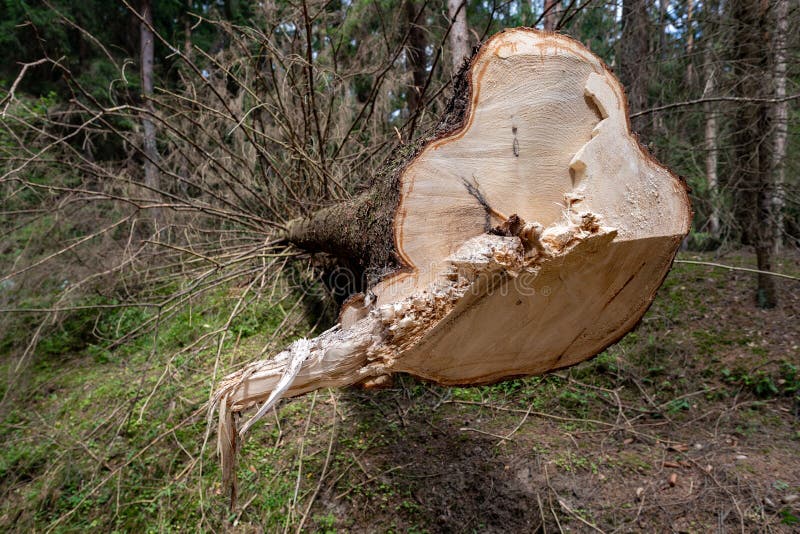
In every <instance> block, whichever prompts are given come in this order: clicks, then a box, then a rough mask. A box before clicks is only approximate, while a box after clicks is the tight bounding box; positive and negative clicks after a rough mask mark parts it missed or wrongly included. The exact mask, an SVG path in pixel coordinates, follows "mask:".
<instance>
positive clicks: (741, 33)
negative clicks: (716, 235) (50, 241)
mask: <svg viewBox="0 0 800 534" xmlns="http://www.w3.org/2000/svg"><path fill="white" fill-rule="evenodd" d="M729 6H730V10H731V17H730V19H731V21H732V25H733V35H732V39H731V43H732V45H731V46H732V49H731V52H732V54H731V55H732V57H731V60H732V65H733V76H734V79H735V80H736V83H735V84H734V86H733V91H734V94H735V96H737V97H739V98H742V99H753V100H751V101H749V102H746V101H745V102H737V103H736V106H735V109H736V119H735V121H734V125H735V128H736V130H735V131H734V133H733V145H734V155H735V161H734V173H735V175H736V182H735V193H736V195H737V206H736V208H737V209H736V215H737V216H738V217H739V222H740V223H741V224H742V226H743V241H744V242H745V243H746V244H750V245H753V247H755V250H756V259H757V262H758V269H759V270H760V271H771V270H772V253H773V249H774V245H773V241H774V237H775V230H774V221H773V220H772V202H773V191H774V188H773V184H772V163H773V159H772V148H773V146H772V139H771V136H770V135H771V132H770V118H771V117H770V115H771V114H770V111H771V110H770V105H769V104H767V103H766V102H764V101H763V99H764V98H769V97H771V96H772V95H771V94H770V93H771V91H769V90H768V89H765V88H764V80H765V79H769V74H770V72H769V53H770V47H769V46H765V43H769V40H768V32H769V29H770V25H769V19H768V12H767V7H768V6H766V5H762V3H761V2H760V1H759V0H732V1H731V2H730V4H729ZM756 300H757V303H758V306H759V307H762V308H772V307H774V306H775V305H776V304H777V294H776V291H775V279H774V277H772V276H770V275H768V274H759V275H758V291H757V295H756Z"/></svg>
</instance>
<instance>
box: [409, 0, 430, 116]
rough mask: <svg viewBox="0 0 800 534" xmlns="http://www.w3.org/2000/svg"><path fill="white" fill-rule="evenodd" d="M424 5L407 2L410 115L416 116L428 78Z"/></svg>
mask: <svg viewBox="0 0 800 534" xmlns="http://www.w3.org/2000/svg"><path fill="white" fill-rule="evenodd" d="M421 9H424V5H423V6H420V5H417V2H415V1H414V0H406V1H405V14H406V22H407V23H408V47H407V48H406V58H407V59H408V68H409V70H410V71H411V79H412V81H411V86H410V87H409V88H408V96H407V97H406V101H407V102H408V112H409V115H414V114H415V113H417V111H418V110H419V107H420V105H421V104H422V89H423V87H424V86H425V80H426V79H427V77H428V71H427V69H426V67H427V58H426V55H425V48H426V47H427V46H428V41H427V39H426V38H425V31H424V30H423V28H422V22H423V20H424V19H423V16H422V14H420V10H421Z"/></svg>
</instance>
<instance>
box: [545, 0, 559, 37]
mask: <svg viewBox="0 0 800 534" xmlns="http://www.w3.org/2000/svg"><path fill="white" fill-rule="evenodd" d="M557 5H558V1H557V0H544V20H543V21H542V22H543V24H542V27H543V28H544V29H545V31H548V32H552V31H555V29H556V21H557V19H556V11H557V9H556V7H557Z"/></svg>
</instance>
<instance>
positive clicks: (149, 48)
mask: <svg viewBox="0 0 800 534" xmlns="http://www.w3.org/2000/svg"><path fill="white" fill-rule="evenodd" d="M140 14H141V16H142V19H144V21H143V22H140V23H139V30H140V31H139V38H140V39H139V62H140V64H141V76H142V97H143V99H144V108H145V109H146V110H147V111H148V113H145V114H143V115H142V130H143V139H142V145H143V147H142V148H143V151H144V155H145V160H144V184H145V186H146V187H147V188H148V189H149V190H150V195H151V196H152V197H153V198H154V199H156V198H158V191H159V190H160V189H161V187H160V183H159V182H160V179H159V171H158V147H157V146H156V127H155V125H154V124H153V121H151V120H150V115H149V114H152V113H153V102H152V101H151V100H150V99H151V98H152V96H153V61H154V55H155V38H154V36H153V32H152V31H151V30H150V28H151V27H152V26H153V7H152V4H151V0H142V2H141V12H140ZM153 222H154V223H155V226H156V231H160V230H161V229H162V224H163V219H162V213H161V210H160V209H159V208H155V209H153Z"/></svg>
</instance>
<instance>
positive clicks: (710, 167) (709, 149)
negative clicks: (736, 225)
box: [703, 43, 719, 237]
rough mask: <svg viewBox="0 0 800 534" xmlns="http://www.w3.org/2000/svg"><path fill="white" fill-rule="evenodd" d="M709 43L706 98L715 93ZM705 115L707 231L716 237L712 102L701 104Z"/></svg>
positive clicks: (715, 131)
mask: <svg viewBox="0 0 800 534" xmlns="http://www.w3.org/2000/svg"><path fill="white" fill-rule="evenodd" d="M710 46H711V43H708V44H707V45H706V49H705V50H704V51H703V60H704V61H703V64H704V67H703V69H704V70H705V73H706V87H705V89H704V90H703V97H704V98H708V97H712V96H714V94H715V93H716V72H715V71H714V64H713V60H712V55H711V48H710ZM703 113H704V115H705V119H706V124H705V140H704V148H705V151H706V180H707V183H708V197H709V201H710V203H711V212H710V213H709V215H708V231H709V233H710V234H711V235H712V236H714V237H717V236H719V178H718V176H717V162H718V159H719V148H718V146H717V135H718V128H717V109H716V105H715V104H714V103H713V102H706V103H704V104H703Z"/></svg>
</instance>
